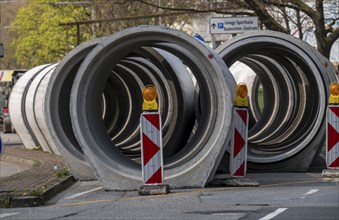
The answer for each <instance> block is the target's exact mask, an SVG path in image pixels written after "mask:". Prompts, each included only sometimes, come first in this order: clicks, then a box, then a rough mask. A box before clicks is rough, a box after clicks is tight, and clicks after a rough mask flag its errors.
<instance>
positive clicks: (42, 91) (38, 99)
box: [34, 66, 60, 155]
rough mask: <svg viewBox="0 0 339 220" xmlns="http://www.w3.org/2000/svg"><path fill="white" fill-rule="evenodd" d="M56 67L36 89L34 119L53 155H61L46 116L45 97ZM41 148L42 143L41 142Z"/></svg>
mask: <svg viewBox="0 0 339 220" xmlns="http://www.w3.org/2000/svg"><path fill="white" fill-rule="evenodd" d="M54 70H55V66H54V67H53V69H51V70H50V71H49V72H48V73H47V74H46V75H45V76H44V77H43V78H42V80H41V82H40V83H39V86H38V87H37V89H36V92H35V96H34V118H35V120H36V123H37V125H38V127H39V130H38V132H41V133H42V136H43V138H44V140H46V142H47V143H48V146H49V148H50V150H51V153H53V154H56V155H60V152H59V150H58V148H57V144H56V143H55V141H54V139H53V137H52V135H53V133H50V132H49V130H48V126H47V120H46V115H45V96H46V90H47V87H48V83H49V80H50V78H51V76H52V74H53V73H54ZM39 143H40V146H42V145H41V142H40V140H39Z"/></svg>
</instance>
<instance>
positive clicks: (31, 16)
mask: <svg viewBox="0 0 339 220" xmlns="http://www.w3.org/2000/svg"><path fill="white" fill-rule="evenodd" d="M68 1H69V2H71V1H70V0H68ZM53 2H56V3H55V4H53ZM57 2H60V1H59V0H31V1H30V2H29V3H28V4H27V6H26V7H23V8H21V9H20V10H19V12H18V14H17V16H16V19H15V20H14V21H13V22H12V24H11V25H12V26H14V27H15V28H14V29H13V31H14V32H16V33H15V34H16V36H18V37H17V38H16V39H13V40H12V45H13V46H14V47H15V58H16V59H17V62H18V63H19V64H20V66H24V67H26V68H30V67H34V66H37V65H41V64H44V63H53V62H58V61H59V60H60V59H61V58H62V57H63V56H64V55H65V54H66V53H67V52H68V50H69V49H71V48H72V47H74V46H76V43H77V38H76V31H77V30H76V26H69V27H68V34H66V32H67V31H66V29H67V28H66V27H65V26H60V25H59V24H60V23H66V22H74V21H79V20H88V19H89V18H90V17H89V16H90V11H91V9H90V8H88V7H84V6H79V5H76V4H57ZM66 35H68V36H66ZM88 39H90V35H89V34H81V40H82V41H86V40H88ZM67 47H68V48H67Z"/></svg>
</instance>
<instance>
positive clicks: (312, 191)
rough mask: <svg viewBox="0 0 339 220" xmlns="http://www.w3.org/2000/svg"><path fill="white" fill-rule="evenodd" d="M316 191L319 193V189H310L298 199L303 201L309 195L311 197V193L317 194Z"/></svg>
mask: <svg viewBox="0 0 339 220" xmlns="http://www.w3.org/2000/svg"><path fill="white" fill-rule="evenodd" d="M318 191H319V189H311V190H310V191H308V192H307V193H305V195H304V196H302V197H300V198H302V199H305V198H306V197H308V196H310V195H312V194H313V193H316V192H318Z"/></svg>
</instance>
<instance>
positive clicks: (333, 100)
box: [328, 82, 339, 105]
mask: <svg viewBox="0 0 339 220" xmlns="http://www.w3.org/2000/svg"><path fill="white" fill-rule="evenodd" d="M328 103H329V104H335V105H337V104H339V84H338V82H332V83H331V85H330V97H329V98H328Z"/></svg>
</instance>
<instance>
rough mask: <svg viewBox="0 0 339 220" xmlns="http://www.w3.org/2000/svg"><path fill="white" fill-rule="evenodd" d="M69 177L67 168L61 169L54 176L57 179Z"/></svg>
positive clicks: (69, 172)
mask: <svg viewBox="0 0 339 220" xmlns="http://www.w3.org/2000/svg"><path fill="white" fill-rule="evenodd" d="M69 175H71V171H70V169H69V168H67V167H64V168H63V169H61V170H59V171H58V172H56V176H57V177H59V178H60V177H63V176H69Z"/></svg>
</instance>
